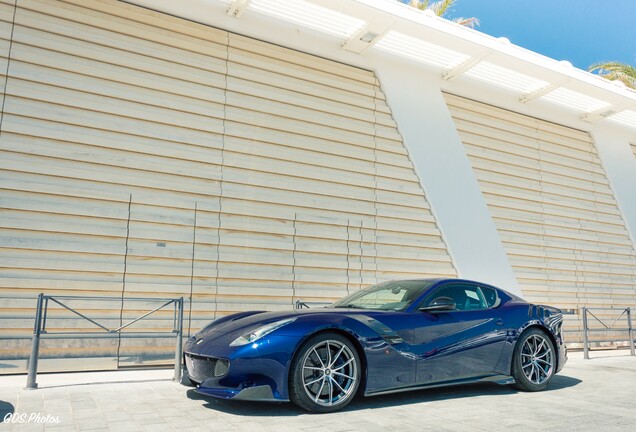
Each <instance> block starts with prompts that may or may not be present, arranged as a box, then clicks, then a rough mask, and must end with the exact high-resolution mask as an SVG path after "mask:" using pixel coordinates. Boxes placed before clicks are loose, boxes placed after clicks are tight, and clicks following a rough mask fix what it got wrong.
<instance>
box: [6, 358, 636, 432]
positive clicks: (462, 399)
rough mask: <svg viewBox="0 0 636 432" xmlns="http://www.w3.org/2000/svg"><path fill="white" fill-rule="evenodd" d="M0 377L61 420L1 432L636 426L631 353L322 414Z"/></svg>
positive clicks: (153, 386)
mask: <svg viewBox="0 0 636 432" xmlns="http://www.w3.org/2000/svg"><path fill="white" fill-rule="evenodd" d="M593 354H595V355H598V353H593ZM141 373H142V372H139V373H138V374H141ZM111 374H114V375H116V374H117V372H112V373H111ZM47 379H48V380H50V379H52V377H51V376H47ZM2 380H3V377H2V376H0V400H2V401H5V402H8V403H10V404H12V405H13V406H14V407H15V409H16V412H25V411H26V410H31V412H36V413H41V414H51V415H56V416H58V417H59V420H60V422H59V423H58V424H47V425H40V424H23V425H13V427H10V426H11V425H5V424H0V432H4V431H5V430H6V431H11V432H12V431H27V432H30V431H33V432H37V431H44V432H67V431H70V432H72V431H76V430H77V431H84V430H86V431H91V432H95V431H99V430H108V431H109V432H143V431H152V432H155V431H159V432H164V431H165V432H170V431H173V430H174V431H178V430H188V431H189V432H197V431H214V432H237V431H246V432H268V431H272V432H273V431H276V432H292V431H293V432H298V431H308V432H322V431H328V432H348V431H352V432H353V431H355V432H357V431H364V432H374V431H378V432H380V431H382V432H385V431H398V432H411V431H413V432H415V431H417V432H420V431H426V430H431V431H435V432H438V431H442V432H443V431H462V432H463V431H467V432H485V431H488V432H497V431H502V432H504V431H506V432H507V431H514V432H524V431H536V430H542V431H545V430H554V431H557V430H558V431H567V430H576V431H577V432H579V431H581V430H586V431H587V430H591V431H595V430H599V431H602V432H611V431H631V430H636V410H635V409H634V408H633V407H634V393H633V389H634V388H635V387H636V358H634V357H630V356H615V357H607V358H605V357H601V358H598V359H597V358H595V359H593V360H589V361H587V360H583V359H582V358H579V359H577V358H574V359H571V360H570V362H569V363H568V364H567V365H566V367H565V369H564V370H563V371H562V372H561V373H560V374H559V375H557V376H556V377H555V379H554V380H553V382H552V384H551V386H550V388H549V389H548V390H547V391H544V392H539V393H525V392H517V391H515V390H514V389H511V388H509V387H500V386H497V385H469V386H463V387H454V388H445V389H432V390H424V391H417V392H411V393H402V394H392V395H384V396H378V397H372V398H358V399H357V400H355V401H354V402H353V403H352V404H351V405H349V406H348V407H346V408H345V409H344V410H343V411H341V412H336V413H331V414H320V415H318V414H308V413H305V412H304V411H302V410H300V409H298V408H296V407H295V406H293V405H292V404H267V403H249V402H240V401H235V402H233V401H220V400H216V399H213V398H205V397H202V396H200V395H197V394H196V393H194V392H193V391H192V389H190V388H186V387H183V386H181V385H179V384H176V383H173V382H171V381H169V380H167V379H166V380H164V381H152V382H117V383H108V384H86V385H75V384H69V385H61V386H56V387H49V388H40V389H38V390H31V391H27V390H23V388H22V387H17V386H15V385H14V386H13V387H3V385H2ZM120 381H121V380H120ZM600 395H602V396H600Z"/></svg>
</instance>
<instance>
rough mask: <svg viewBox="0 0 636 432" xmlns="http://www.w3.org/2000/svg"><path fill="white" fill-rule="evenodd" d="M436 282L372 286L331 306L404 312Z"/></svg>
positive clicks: (410, 282) (392, 283) (391, 283)
mask: <svg viewBox="0 0 636 432" xmlns="http://www.w3.org/2000/svg"><path fill="white" fill-rule="evenodd" d="M433 282H434V281H430V280H406V281H389V282H382V283H380V284H377V285H372V286H370V287H368V288H365V289H363V290H360V291H358V292H356V293H353V294H351V295H348V296H347V297H345V298H343V299H342V300H339V301H337V302H335V303H334V304H332V305H331V307H334V308H355V309H376V310H394V311H402V310H404V309H406V308H407V307H408V306H409V305H410V304H411V303H413V302H414V301H415V300H416V299H417V298H418V297H420V295H421V294H422V293H423V292H424V291H426V290H427V289H428V288H429V287H430V286H431V285H432V284H433Z"/></svg>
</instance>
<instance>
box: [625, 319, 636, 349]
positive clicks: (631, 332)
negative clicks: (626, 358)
mask: <svg viewBox="0 0 636 432" xmlns="http://www.w3.org/2000/svg"><path fill="white" fill-rule="evenodd" d="M625 310H626V311H627V331H628V332H629V351H630V353H631V355H636V352H635V349H634V344H636V342H635V341H634V329H633V328H632V312H631V310H630V309H629V308H625Z"/></svg>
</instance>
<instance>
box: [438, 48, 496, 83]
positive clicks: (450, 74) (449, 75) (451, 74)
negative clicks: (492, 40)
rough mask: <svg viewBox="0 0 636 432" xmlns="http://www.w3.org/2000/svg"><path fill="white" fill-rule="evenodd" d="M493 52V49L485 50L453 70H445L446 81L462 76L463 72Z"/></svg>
mask: <svg viewBox="0 0 636 432" xmlns="http://www.w3.org/2000/svg"><path fill="white" fill-rule="evenodd" d="M491 53H492V51H490V50H489V51H484V52H483V53H481V54H480V55H477V56H475V57H471V58H469V59H468V60H466V61H465V62H463V63H461V64H459V65H457V66H455V67H454V68H452V69H451V70H449V71H447V72H445V73H444V74H442V78H444V79H445V80H446V81H451V80H454V79H455V78H457V77H458V76H460V75H462V74H463V73H465V72H466V71H467V70H469V69H471V68H472V67H474V66H475V65H477V64H478V63H479V62H481V61H482V60H483V59H485V58H486V57H488V56H489V55H490V54H491Z"/></svg>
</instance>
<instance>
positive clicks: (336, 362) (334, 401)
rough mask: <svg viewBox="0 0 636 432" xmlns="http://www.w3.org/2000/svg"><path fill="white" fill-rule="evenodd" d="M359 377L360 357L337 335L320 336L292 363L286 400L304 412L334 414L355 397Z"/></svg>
mask: <svg viewBox="0 0 636 432" xmlns="http://www.w3.org/2000/svg"><path fill="white" fill-rule="evenodd" d="M360 376H361V371H360V357H359V356H358V353H357V351H356V349H355V347H354V346H353V345H352V344H351V342H350V341H349V340H348V339H347V338H345V337H344V336H342V335H339V334H337V333H320V334H317V335H316V336H313V337H311V338H309V339H308V340H307V341H306V342H305V343H304V344H303V345H302V346H301V348H300V349H299V350H298V353H297V354H296V356H295V357H294V359H293V361H292V364H291V367H290V376H289V387H290V388H289V395H290V399H291V401H292V402H293V403H295V404H296V405H297V406H299V407H300V408H303V409H305V410H307V411H313V412H319V413H326V412H332V411H337V410H339V409H342V408H344V407H345V406H346V405H347V404H349V402H351V400H352V399H353V397H354V396H355V394H356V391H357V390H358V386H359V385H360Z"/></svg>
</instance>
